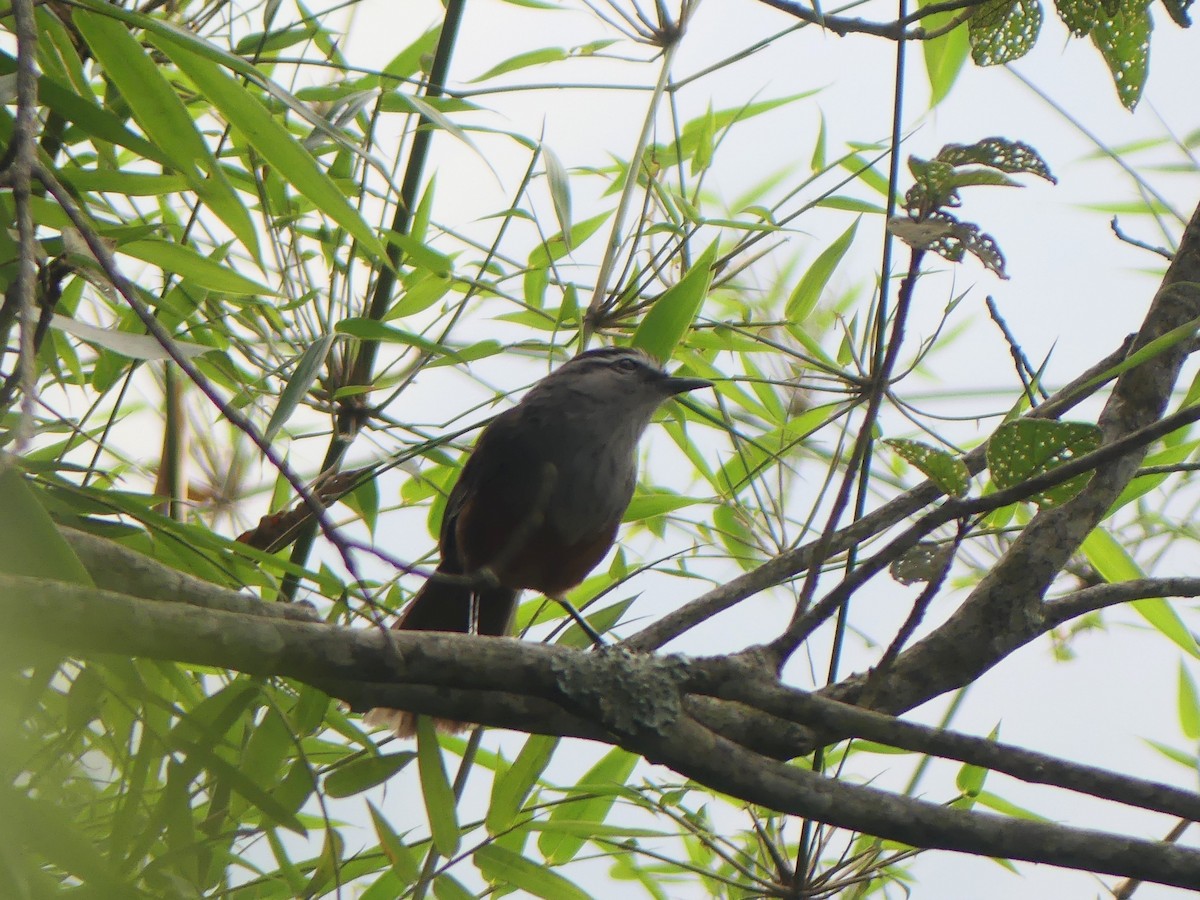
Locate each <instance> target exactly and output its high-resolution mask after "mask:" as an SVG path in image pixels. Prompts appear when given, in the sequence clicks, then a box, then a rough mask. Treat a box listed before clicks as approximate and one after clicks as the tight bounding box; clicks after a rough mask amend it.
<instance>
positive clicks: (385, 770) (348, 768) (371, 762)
mask: <svg viewBox="0 0 1200 900" xmlns="http://www.w3.org/2000/svg"><path fill="white" fill-rule="evenodd" d="M416 756H417V754H415V753H413V752H412V751H411V750H406V751H404V752H402V753H385V754H380V755H379V756H375V755H374V754H367V755H364V756H360V757H359V758H358V759H354V760H351V761H350V762H348V763H346V764H345V765H343V766H339V767H338V768H336V769H334V770H333V771H332V772H330V773H329V774H328V775H326V776H325V794H326V795H327V796H330V797H352V796H354V795H355V794H361V793H362V792H363V791H365V790H368V789H370V788H373V787H375V786H376V785H379V784H383V783H384V782H385V781H387V780H388V779H389V778H391V777H392V776H393V775H395V774H396V773H397V772H399V771H400V770H401V769H403V768H404V767H405V766H407V765H408V764H409V763H410V762H412V761H413V760H414V759H415V758H416Z"/></svg>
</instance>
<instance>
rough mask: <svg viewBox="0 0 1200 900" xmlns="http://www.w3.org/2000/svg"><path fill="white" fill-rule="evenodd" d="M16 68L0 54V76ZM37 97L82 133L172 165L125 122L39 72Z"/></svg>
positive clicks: (165, 156)
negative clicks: (81, 130) (40, 74)
mask: <svg viewBox="0 0 1200 900" xmlns="http://www.w3.org/2000/svg"><path fill="white" fill-rule="evenodd" d="M16 70H17V61H16V60H15V59H13V57H11V56H9V55H8V54H7V53H0V75H12V74H14V73H15V72H16ZM38 100H40V101H41V102H42V103H44V104H45V105H46V106H47V107H49V108H50V109H52V110H53V111H54V112H55V113H57V114H58V115H60V116H61V117H62V118H63V119H64V120H66V121H67V122H71V123H73V124H75V125H78V126H79V127H80V128H81V129H83V131H84V132H86V133H87V134H89V135H91V136H92V137H93V138H96V139H98V140H101V141H107V142H108V143H110V144H116V145H117V146H118V147H125V148H126V149H128V150H132V151H133V152H134V153H136V154H137V155H138V156H140V157H143V158H144V159H149V160H153V161H154V162H156V163H159V164H160V165H163V166H173V165H174V164H173V162H172V161H171V157H170V156H168V155H167V154H166V153H164V152H163V151H162V150H161V149H159V148H158V147H157V146H155V144H153V143H152V142H151V141H148V140H146V139H145V138H144V137H142V136H141V135H138V134H134V133H133V132H132V131H130V130H129V129H128V128H126V127H125V123H124V122H122V121H121V120H120V119H119V118H117V117H116V116H114V115H113V114H112V113H111V112H109V111H108V110H107V109H104V108H103V107H100V106H97V105H96V104H95V103H93V102H91V101H90V100H86V99H84V98H83V97H81V96H80V95H79V94H77V93H75V92H74V91H73V90H71V88H70V87H69V86H68V85H66V84H63V83H62V82H59V81H57V80H55V79H54V78H51V77H49V76H47V75H42V76H41V77H40V78H39V79H38Z"/></svg>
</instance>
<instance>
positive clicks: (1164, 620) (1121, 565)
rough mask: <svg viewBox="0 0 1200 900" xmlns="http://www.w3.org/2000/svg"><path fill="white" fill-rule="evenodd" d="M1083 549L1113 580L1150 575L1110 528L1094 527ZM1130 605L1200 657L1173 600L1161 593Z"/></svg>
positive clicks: (1154, 626) (1156, 626) (1171, 638)
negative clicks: (1164, 597) (1166, 598)
mask: <svg viewBox="0 0 1200 900" xmlns="http://www.w3.org/2000/svg"><path fill="white" fill-rule="evenodd" d="M1079 549H1080V550H1081V551H1082V552H1083V555H1084V556H1085V557H1086V558H1087V561H1088V562H1089V563H1091V564H1092V567H1093V568H1095V570H1096V571H1097V572H1098V573H1100V576H1101V577H1102V578H1103V579H1104V580H1105V581H1107V582H1109V583H1110V584H1115V583H1118V582H1121V581H1132V580H1134V579H1136V578H1145V577H1146V573H1145V572H1143V571H1142V569H1141V567H1140V566H1139V565H1138V564H1137V562H1135V561H1134V559H1133V557H1132V556H1130V555H1129V551H1128V550H1126V549H1125V548H1124V547H1123V546H1122V545H1121V543H1120V542H1119V541H1118V540H1117V539H1116V538H1114V537H1113V536H1112V534H1110V533H1109V532H1108V530H1107V529H1104V528H1096V529H1093V531H1092V533H1091V534H1089V535H1088V536H1087V537H1086V538H1084V540H1083V543H1082V544H1081V545H1080V547H1079ZM1129 605H1130V606H1131V607H1133V610H1134V611H1135V612H1136V613H1137V614H1138V615H1140V616H1141V617H1142V618H1143V619H1145V620H1146V621H1147V622H1149V623H1150V625H1151V626H1152V627H1153V628H1154V629H1155V630H1156V631H1158V632H1160V633H1161V634H1163V635H1165V636H1166V637H1167V638H1169V639H1170V640H1171V641H1173V642H1174V643H1175V644H1176V645H1178V646H1179V647H1181V648H1182V649H1183V650H1184V651H1186V652H1187V653H1188V654H1189V655H1191V656H1194V657H1196V658H1197V659H1200V646H1197V644H1196V639H1195V637H1193V636H1192V632H1191V629H1189V628H1188V627H1187V625H1186V624H1185V623H1184V621H1183V619H1181V618H1180V617H1179V613H1177V612H1176V611H1175V608H1174V607H1173V606H1172V605H1171V604H1170V603H1168V602H1167V601H1166V600H1164V599H1162V598H1161V597H1147V598H1144V599H1142V600H1134V601H1133V602H1131V603H1130V604H1129Z"/></svg>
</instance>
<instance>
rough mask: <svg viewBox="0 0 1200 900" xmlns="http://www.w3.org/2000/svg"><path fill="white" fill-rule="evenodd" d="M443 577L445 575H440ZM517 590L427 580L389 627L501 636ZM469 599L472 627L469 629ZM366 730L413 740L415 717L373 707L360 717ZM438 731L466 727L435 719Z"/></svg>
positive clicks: (448, 720) (399, 710)
mask: <svg viewBox="0 0 1200 900" xmlns="http://www.w3.org/2000/svg"><path fill="white" fill-rule="evenodd" d="M443 574H446V573H443ZM517 594H518V591H515V590H512V589H511V588H502V587H495V588H485V589H483V590H479V589H473V588H470V587H466V586H464V585H460V584H454V583H452V582H448V581H440V580H438V579H437V578H436V577H435V578H431V579H429V580H428V581H426V582H425V584H424V585H422V587H421V589H420V590H419V591H417V593H416V596H415V597H413V599H412V602H411V603H409V605H408V607H407V608H406V609H405V610H404V612H403V613H402V614H401V615H400V618H399V619H397V620H396V623H395V624H394V625H393V626H392V627H393V628H395V629H398V630H402V631H450V632H459V633H462V634H469V633H471V632H472V631H474V632H475V633H476V634H482V635H493V636H495V635H505V634H508V630H509V628H510V627H511V624H512V619H513V614H514V613H515V612H516V608H517ZM472 598H474V606H475V610H474V614H475V615H476V616H477V626H476V628H474V629H473V628H472V627H471V617H472V612H473V610H472ZM363 723H364V724H365V725H367V726H369V727H383V726H385V727H388V728H391V730H392V731H393V732H395V734H396V737H401V738H407V737H413V736H414V735H415V734H416V733H417V714H416V713H411V712H408V711H406V710H402V709H387V708H384V707H377V708H375V709H372V710H370V711H369V712H368V713H367V714H366V715H365V716H363ZM434 724H435V725H436V726H437V727H438V729H439V730H440V731H448V732H459V731H462V730H463V729H465V728H466V727H467V725H468V723H466V722H456V721H453V720H451V719H435V720H434Z"/></svg>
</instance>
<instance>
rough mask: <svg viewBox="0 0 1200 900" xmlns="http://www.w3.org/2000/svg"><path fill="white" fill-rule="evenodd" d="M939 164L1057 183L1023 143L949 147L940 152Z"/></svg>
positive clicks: (1003, 141) (991, 140)
mask: <svg viewBox="0 0 1200 900" xmlns="http://www.w3.org/2000/svg"><path fill="white" fill-rule="evenodd" d="M937 160H938V161H939V162H944V163H949V164H950V165H952V166H963V165H980V166H987V167H988V168H990V169H997V170H999V171H1001V172H1012V173H1014V174H1025V175H1036V176H1038V177H1039V178H1044V179H1046V180H1047V181H1049V182H1050V183H1051V184H1057V183H1058V179H1057V178H1055V177H1054V175H1053V174H1051V172H1050V167H1049V166H1047V165H1046V161H1045V160H1044V159H1042V156H1041V154H1040V153H1038V152H1037V151H1036V150H1034V149H1033V147H1031V146H1029V145H1028V144H1026V143H1025V142H1024V141H1010V140H1008V139H1007V138H1002V137H990V138H984V139H983V140H980V141H976V142H975V143H974V144H946V146H944V147H942V149H941V150H940V151H939V152H938V155H937Z"/></svg>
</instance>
